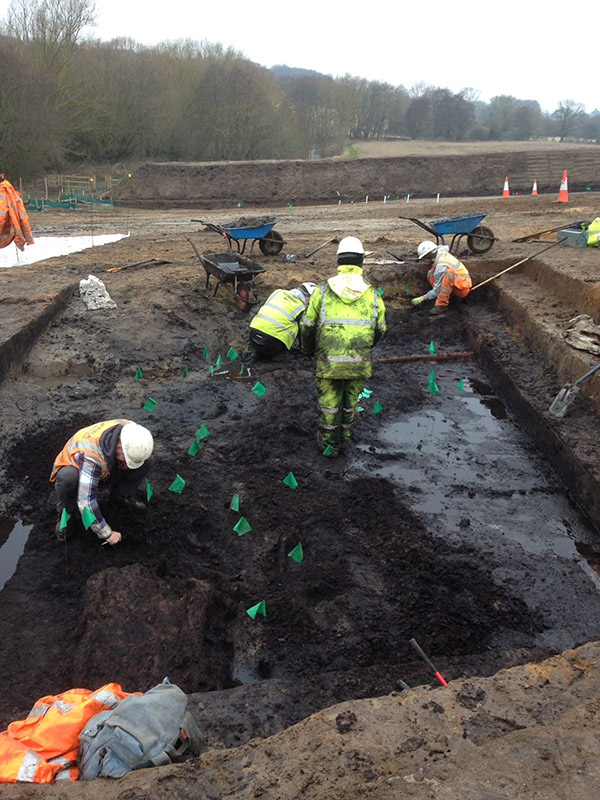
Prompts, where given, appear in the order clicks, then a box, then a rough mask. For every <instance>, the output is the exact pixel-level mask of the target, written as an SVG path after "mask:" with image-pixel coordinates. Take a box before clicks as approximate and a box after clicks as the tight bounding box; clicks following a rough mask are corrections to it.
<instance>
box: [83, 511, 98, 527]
mask: <svg viewBox="0 0 600 800" xmlns="http://www.w3.org/2000/svg"><path fill="white" fill-rule="evenodd" d="M81 520H82V522H83V527H84V528H85V529H86V531H87V529H88V528H89V527H90V525H91V524H92V523H93V522H96V517H95V516H94V512H93V511H92V509H91V508H90V507H89V506H86V507H85V508H84V509H83V514H82V515H81Z"/></svg>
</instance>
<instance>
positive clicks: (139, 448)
mask: <svg viewBox="0 0 600 800" xmlns="http://www.w3.org/2000/svg"><path fill="white" fill-rule="evenodd" d="M119 438H120V441H121V447H122V448H123V455H124V456H125V463H126V464H127V466H128V467H129V469H138V467H141V466H142V464H143V463H144V462H145V461H147V460H148V459H149V458H150V456H151V455H152V451H153V450H154V439H153V438H152V434H151V433H150V431H149V430H148V428H144V426H143V425H138V424H137V422H128V423H127V424H126V425H123V427H122V428H121V436H120V437H119Z"/></svg>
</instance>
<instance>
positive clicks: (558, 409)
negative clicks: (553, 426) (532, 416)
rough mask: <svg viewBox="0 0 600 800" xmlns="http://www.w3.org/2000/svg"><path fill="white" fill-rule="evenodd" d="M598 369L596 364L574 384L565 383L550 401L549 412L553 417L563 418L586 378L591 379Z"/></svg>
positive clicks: (599, 366) (599, 365)
mask: <svg viewBox="0 0 600 800" xmlns="http://www.w3.org/2000/svg"><path fill="white" fill-rule="evenodd" d="M599 369H600V364H597V365H596V366H595V367H594V368H593V369H591V370H590V371H589V372H586V373H585V375H583V376H582V377H581V378H579V380H578V381H575V383H566V384H565V385H564V386H563V388H562V389H561V390H560V392H559V393H558V394H557V395H556V397H555V398H554V400H553V401H552V404H551V405H550V408H549V411H550V412H551V413H552V414H554V416H555V417H564V415H565V414H566V413H567V409H568V408H569V406H570V404H571V403H572V402H573V400H575V398H576V397H577V395H578V394H579V387H580V386H581V384H582V383H583V382H584V381H587V379H588V378H591V377H592V375H593V374H594V373H595V372H598V370H599Z"/></svg>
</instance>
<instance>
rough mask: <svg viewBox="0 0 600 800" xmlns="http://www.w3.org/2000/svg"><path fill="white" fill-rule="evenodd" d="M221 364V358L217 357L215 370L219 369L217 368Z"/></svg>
mask: <svg viewBox="0 0 600 800" xmlns="http://www.w3.org/2000/svg"><path fill="white" fill-rule="evenodd" d="M222 363H223V359H222V358H221V356H219V357H218V358H217V361H216V364H215V367H216V368H217V369H219V367H220V366H221V364H222Z"/></svg>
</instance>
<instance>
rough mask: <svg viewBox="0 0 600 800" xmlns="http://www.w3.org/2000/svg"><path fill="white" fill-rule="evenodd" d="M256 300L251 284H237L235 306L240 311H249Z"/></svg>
mask: <svg viewBox="0 0 600 800" xmlns="http://www.w3.org/2000/svg"><path fill="white" fill-rule="evenodd" d="M255 299H256V291H255V290H254V287H253V285H252V284H251V283H238V290H237V294H236V296H235V304H236V306H237V307H238V308H239V310H240V311H250V309H251V308H252V306H253V305H254V300H255Z"/></svg>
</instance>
